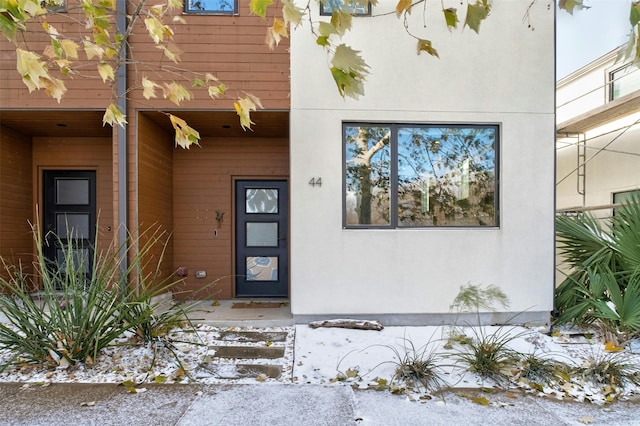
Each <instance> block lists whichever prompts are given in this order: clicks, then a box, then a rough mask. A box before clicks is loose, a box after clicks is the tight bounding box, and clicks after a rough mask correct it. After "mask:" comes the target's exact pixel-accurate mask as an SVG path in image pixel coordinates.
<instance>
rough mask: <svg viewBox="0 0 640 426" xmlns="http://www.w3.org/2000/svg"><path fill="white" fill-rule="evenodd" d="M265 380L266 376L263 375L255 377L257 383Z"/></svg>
mask: <svg viewBox="0 0 640 426" xmlns="http://www.w3.org/2000/svg"><path fill="white" fill-rule="evenodd" d="M267 379H268V376H267V375H266V374H264V373H262V374H259V375H258V377H256V380H257V381H259V382H264V381H265V380H267Z"/></svg>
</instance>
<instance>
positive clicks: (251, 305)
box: [231, 301, 284, 309]
mask: <svg viewBox="0 0 640 426" xmlns="http://www.w3.org/2000/svg"><path fill="white" fill-rule="evenodd" d="M282 306H284V303H283V302H254V301H251V302H234V303H233V304H232V305H231V309H262V308H280V307H282Z"/></svg>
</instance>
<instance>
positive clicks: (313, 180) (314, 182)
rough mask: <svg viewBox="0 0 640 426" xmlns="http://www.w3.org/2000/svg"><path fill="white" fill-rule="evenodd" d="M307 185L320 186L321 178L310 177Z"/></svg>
mask: <svg viewBox="0 0 640 426" xmlns="http://www.w3.org/2000/svg"><path fill="white" fill-rule="evenodd" d="M309 185H311V186H313V187H316V186H322V178H321V177H319V178H316V177H312V178H311V180H310V181H309Z"/></svg>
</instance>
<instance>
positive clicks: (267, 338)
mask: <svg viewBox="0 0 640 426" xmlns="http://www.w3.org/2000/svg"><path fill="white" fill-rule="evenodd" d="M219 340H222V341H224V342H247V343H255V342H274V343H275V342H278V343H280V342H286V341H287V332H286V331H244V330H222V331H221V332H220V337H219Z"/></svg>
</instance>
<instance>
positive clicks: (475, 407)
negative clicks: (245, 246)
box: [0, 383, 640, 426]
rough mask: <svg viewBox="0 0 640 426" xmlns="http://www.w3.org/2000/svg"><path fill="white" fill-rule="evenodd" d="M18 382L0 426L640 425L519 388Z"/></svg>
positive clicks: (4, 403)
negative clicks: (407, 393)
mask: <svg viewBox="0 0 640 426" xmlns="http://www.w3.org/2000/svg"><path fill="white" fill-rule="evenodd" d="M145 389H146V391H144V392H141V393H131V392H129V391H127V390H126V389H125V388H124V387H122V386H118V385H114V384H52V385H50V386H46V387H43V386H36V385H31V386H28V387H27V386H24V385H21V384H6V383H5V384H1V383H0V424H1V425H29V426H32V425H52V426H53V425H65V426H68V425H150V426H160V425H163V426H164V425H180V426H186V425H221V426H222V425H224V426H235V425H238V426H240V425H242V426H247V425H278V426H279V425H296V426H301V425H314V426H315V425H332V426H333V425H381V426H382V425H384V426H392V425H403V426H404V425H447V426H449V425H523V426H525V425H526V426H531V425H554V426H557V425H584V424H593V425H640V405H639V404H637V403H633V402H619V403H615V404H612V405H609V406H606V407H599V406H595V405H591V404H581V403H569V402H557V401H552V400H548V399H540V398H536V397H531V396H524V395H522V394H517V395H511V394H502V395H496V394H493V395H491V396H490V397H489V399H490V400H491V405H490V406H483V405H480V404H477V403H474V402H472V401H471V399H470V397H471V395H465V396H460V395H461V394H460V393H458V394H453V393H450V394H445V395H444V401H443V400H440V399H432V400H428V401H423V402H419V401H414V402H411V401H407V399H406V398H405V397H402V396H398V395H392V394H390V393H388V392H376V391H371V390H368V391H353V390H352V389H351V388H350V387H348V386H339V385H338V386H334V385H330V386H324V385H285V384H255V385H148V386H146V387H145Z"/></svg>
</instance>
